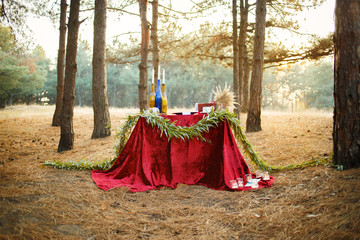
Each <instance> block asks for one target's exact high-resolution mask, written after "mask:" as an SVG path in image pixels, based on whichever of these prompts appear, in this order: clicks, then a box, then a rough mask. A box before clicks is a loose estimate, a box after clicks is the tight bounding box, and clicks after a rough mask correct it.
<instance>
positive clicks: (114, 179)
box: [91, 114, 274, 192]
mask: <svg viewBox="0 0 360 240" xmlns="http://www.w3.org/2000/svg"><path fill="white" fill-rule="evenodd" d="M164 117H165V118H168V119H170V121H171V122H174V121H176V123H175V124H176V125H178V126H190V125H193V124H196V123H197V122H198V121H199V120H200V119H201V118H202V117H204V115H203V114H196V115H167V116H164ZM203 136H204V137H205V138H207V139H209V140H210V141H211V143H208V142H202V141H199V140H196V139H192V140H187V141H183V140H181V139H176V138H172V139H171V140H170V141H168V139H167V137H166V136H165V134H163V136H162V137H160V131H159V130H158V129H157V128H153V127H151V125H149V124H148V123H147V122H146V120H145V118H143V117H140V118H139V120H138V122H137V124H136V125H135V127H134V130H133V132H132V134H131V136H130V138H129V140H128V142H127V143H126V145H125V147H124V148H123V150H122V152H121V153H120V154H119V156H118V158H117V160H116V162H115V163H114V165H113V166H112V167H111V168H110V169H109V170H107V171H100V170H94V171H92V173H91V176H92V179H93V180H94V181H95V183H96V184H97V186H98V187H99V188H101V189H103V190H106V191H107V190H109V189H112V188H114V187H127V188H129V190H130V191H132V192H137V191H146V190H150V189H160V188H162V187H171V188H176V186H177V184H179V183H182V184H188V185H191V184H199V185H204V186H206V187H209V188H212V189H216V190H250V189H251V188H249V187H243V188H237V189H232V188H231V185H230V180H233V179H236V178H238V177H242V178H244V179H245V174H248V173H250V170H249V168H248V166H247V164H246V162H245V161H244V159H243V157H242V155H241V153H240V151H239V149H238V147H237V145H236V141H235V139H234V136H233V134H232V131H231V129H230V126H229V124H228V122H227V121H226V120H225V121H224V122H221V123H220V124H219V125H218V126H217V127H214V128H210V131H209V132H207V133H205V134H204V135H203ZM273 181H274V179H273V178H272V177H271V179H270V180H269V181H263V180H261V181H260V182H259V187H260V188H261V187H270V186H271V185H272V183H273Z"/></svg>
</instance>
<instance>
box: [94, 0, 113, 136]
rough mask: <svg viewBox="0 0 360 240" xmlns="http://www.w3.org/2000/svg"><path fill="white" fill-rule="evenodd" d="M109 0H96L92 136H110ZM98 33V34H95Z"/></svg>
mask: <svg viewBox="0 0 360 240" xmlns="http://www.w3.org/2000/svg"><path fill="white" fill-rule="evenodd" d="M106 7H107V0H95V16H94V46H93V60H92V67H93V76H92V95H93V110H94V130H93V133H92V136H91V138H102V137H107V136H110V133H111V131H110V128H109V127H110V124H111V122H110V113H109V100H108V96H107V84H106V83H107V79H106V78H107V75H106V62H105V60H106ZM95 33H96V34H95Z"/></svg>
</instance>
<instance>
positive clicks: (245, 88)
mask: <svg viewBox="0 0 360 240" xmlns="http://www.w3.org/2000/svg"><path fill="white" fill-rule="evenodd" d="M245 53H246V54H245V58H244V75H243V106H242V109H243V111H244V112H247V111H248V110H249V78H250V63H249V57H248V54H247V47H246V45H245Z"/></svg>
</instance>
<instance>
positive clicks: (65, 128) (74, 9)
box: [58, 0, 80, 152]
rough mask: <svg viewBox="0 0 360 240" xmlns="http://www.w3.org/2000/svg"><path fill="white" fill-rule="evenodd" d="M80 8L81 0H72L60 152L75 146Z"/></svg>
mask: <svg viewBox="0 0 360 240" xmlns="http://www.w3.org/2000/svg"><path fill="white" fill-rule="evenodd" d="M79 9H80V0H71V3H70V16H69V23H68V38H67V45H66V67H65V80H64V94H63V102H62V108H61V124H60V126H61V135H60V142H59V146H58V152H62V151H67V150H71V149H73V147H74V129H73V115H74V99H75V77H76V71H77V64H76V54H77V46H78V37H79V26H80V22H79Z"/></svg>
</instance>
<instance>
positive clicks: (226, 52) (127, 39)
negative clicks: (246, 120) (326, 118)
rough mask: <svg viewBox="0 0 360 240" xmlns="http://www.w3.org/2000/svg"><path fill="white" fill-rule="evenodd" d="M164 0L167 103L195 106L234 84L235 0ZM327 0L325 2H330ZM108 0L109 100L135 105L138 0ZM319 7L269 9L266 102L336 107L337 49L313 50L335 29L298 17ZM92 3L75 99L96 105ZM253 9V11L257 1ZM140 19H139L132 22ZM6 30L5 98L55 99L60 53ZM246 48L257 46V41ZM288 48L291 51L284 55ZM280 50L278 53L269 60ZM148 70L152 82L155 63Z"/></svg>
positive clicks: (1, 89)
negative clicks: (203, 1) (322, 31)
mask: <svg viewBox="0 0 360 240" xmlns="http://www.w3.org/2000/svg"><path fill="white" fill-rule="evenodd" d="M126 2H128V4H126ZM165 2H166V3H164V6H162V5H161V6H160V12H161V15H160V18H159V42H160V55H161V56H160V58H161V68H162V70H165V72H166V93H167V97H168V102H169V107H170V108H172V107H186V108H192V107H194V105H195V103H196V102H209V101H212V100H213V97H214V96H213V92H212V90H215V87H216V86H218V85H220V86H224V84H225V83H227V84H228V85H230V86H231V85H232V81H233V80H232V74H233V72H232V60H231V56H232V45H231V6H230V4H227V5H226V4H225V5H224V3H223V1H214V3H212V4H209V5H208V6H196V5H194V4H193V5H191V4H189V3H188V4H185V5H181V4H180V5H176V4H175V3H174V4H173V5H172V4H171V1H170V2H167V1H165ZM174 2H176V1H174ZM250 2H251V1H250ZM328 2H329V1H325V3H323V4H327V5H329V4H328ZM330 2H332V1H330ZM109 3H110V4H109V5H110V7H109V13H110V14H109V18H110V19H111V21H112V22H111V21H110V22H109V26H110V27H111V26H112V27H113V28H109V29H108V32H110V33H109V34H108V35H109V37H108V39H109V38H110V39H111V41H108V47H107V56H108V57H107V89H108V98H109V103H110V106H112V107H120V108H129V107H137V106H138V102H139V97H138V78H139V68H138V64H139V59H140V57H139V48H140V46H139V42H140V18H139V17H138V16H137V4H130V3H131V1H123V5H122V6H117V7H114V6H113V5H111V4H112V3H111V2H109ZM320 3H322V1H319V2H318V4H320ZM165 4H168V5H166V6H165ZM183 4H184V2H183ZM330 5H331V4H330ZM112 6H113V7H112ZM47 7H49V8H50V9H51V10H52V14H53V15H51V14H50V15H47V14H48V13H46V14H44V13H42V15H47V16H45V17H46V18H48V19H51V18H53V19H54V22H56V21H57V14H54V13H56V12H57V13H58V12H59V11H58V7H59V6H57V5H56V4H50V5H49V6H47ZM313 8H314V5H312V4H309V3H306V2H305V3H303V5H299V6H298V7H297V8H293V10H292V12H283V13H281V14H279V12H277V11H276V9H275V8H270V10H269V13H268V17H267V18H268V19H269V20H268V22H269V23H271V22H272V23H277V24H273V26H272V27H271V26H270V27H267V37H266V40H267V42H266V45H265V46H266V51H265V63H266V59H268V63H267V64H265V70H264V82H263V85H262V87H263V89H262V93H263V99H262V107H263V109H271V110H292V111H298V110H303V109H308V108H316V109H325V110H329V109H331V108H332V107H333V57H332V56H331V54H332V52H331V51H328V53H329V54H325V55H324V56H325V57H324V56H322V58H321V59H319V58H318V57H312V56H311V54H310V55H309V51H310V50H309V49H314V48H316V47H320V48H322V49H327V50H328V48H329V47H328V46H327V45H326V44H328V43H329V42H330V43H331V44H332V35H331V33H328V35H327V36H324V35H322V36H319V35H317V34H316V33H302V32H301V27H300V25H299V22H298V21H297V20H296V17H295V16H297V15H299V14H300V15H301V11H306V10H308V9H313ZM89 9H91V5H89V4H83V5H82V12H81V14H82V16H81V17H80V18H81V19H85V21H84V23H82V25H81V26H80V29H83V31H82V35H81V36H82V37H80V39H82V40H81V41H80V43H79V48H78V54H77V55H78V56H77V64H78V67H77V69H78V71H77V75H76V89H75V105H78V106H92V95H91V88H92V82H91V80H92V65H91V61H92V46H91V44H92V42H91V38H89V37H87V35H92V33H91V32H90V33H89V32H88V30H86V29H88V27H89V26H90V27H91V24H92V18H93V12H92V11H90V10H89ZM111 9H112V10H111ZM251 9H252V11H254V7H252V8H250V10H251ZM331 11H333V9H331ZM44 12H46V11H44ZM48 12H49V13H50V11H48ZM148 12H151V11H148ZM40 15H41V14H40ZM40 15H38V16H40ZM250 15H251V14H250ZM209 16H213V18H209ZM42 18H43V19H44V16H43V17H42ZM222 18H223V19H222ZM253 18H254V16H249V30H248V31H249V33H250V34H249V35H250V36H249V39H248V40H247V41H248V42H249V44H250V43H251V42H252V39H251V37H252V34H253V29H251V28H252V27H251V26H252V25H253V24H254V19H253ZM277 18H280V19H281V21H280V20H279V19H277ZM298 19H299V18H298ZM29 23H31V20H29ZM37 23H39V22H37ZM114 23H117V31H113V32H111V29H114ZM312 24H315V23H312ZM55 25H56V24H55ZM136 25H138V26H139V27H138V28H137V29H134V26H136ZM329 25H332V22H331V23H329ZM129 27H130V28H132V29H133V31H131V30H129ZM115 28H116V27H115ZM24 33H25V34H24ZM0 35H1V36H0V37H1V42H0V44H1V49H0V56H1V57H0V62H1V65H0V66H1V67H0V68H1V69H0V71H1V72H2V73H4V74H1V81H0V102H1V106H3V107H4V106H5V105H12V104H16V103H27V104H30V103H40V104H55V102H56V84H57V73H56V68H55V65H54V60H53V59H51V58H48V57H47V55H51V53H49V52H46V51H48V50H44V49H46V47H45V48H44V47H43V46H40V45H37V44H36V40H35V39H31V34H30V31H29V29H25V30H24V29H22V30H18V32H16V31H15V30H14V29H11V28H9V27H7V26H6V24H5V23H4V22H3V23H2V25H1V29H0ZM43 38H46V36H43ZM32 40H34V42H35V43H34V42H32ZM331 44H330V45H331ZM321 45H323V46H321ZM324 45H326V46H324ZM248 52H249V54H251V52H252V51H251V47H250V49H249V50H248ZM282 55H284V56H288V57H287V58H286V57H285V58H281V57H279V56H282ZM329 55H330V57H329ZM214 56H217V57H214ZM274 56H275V59H276V57H277V59H278V61H271V60H272V59H274ZM289 56H297V57H289ZM150 59H151V55H150ZM314 59H315V60H314ZM150 64H151V62H150ZM161 73H163V71H161ZM148 76H149V79H148V82H149V85H150V83H151V76H152V73H151V68H149V74H148Z"/></svg>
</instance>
